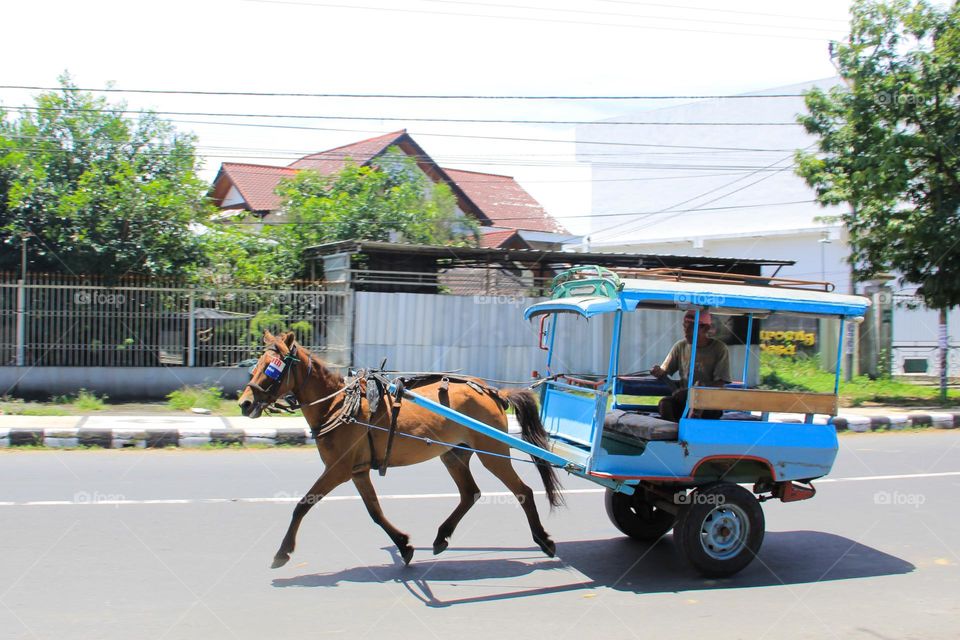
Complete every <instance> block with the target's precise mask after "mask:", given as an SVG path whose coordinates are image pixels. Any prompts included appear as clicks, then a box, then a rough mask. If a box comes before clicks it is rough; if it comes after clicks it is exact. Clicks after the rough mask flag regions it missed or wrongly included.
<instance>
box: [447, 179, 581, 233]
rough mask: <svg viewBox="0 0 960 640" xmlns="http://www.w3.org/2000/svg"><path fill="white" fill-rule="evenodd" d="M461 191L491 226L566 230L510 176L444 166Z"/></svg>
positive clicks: (552, 230)
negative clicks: (483, 214)
mask: <svg viewBox="0 0 960 640" xmlns="http://www.w3.org/2000/svg"><path fill="white" fill-rule="evenodd" d="M443 171H444V173H446V174H447V175H448V176H450V179H451V180H453V181H454V182H455V183H457V186H458V187H460V188H461V189H462V190H463V192H464V193H466V194H467V197H469V198H470V199H471V200H473V202H474V203H475V204H476V205H477V206H478V207H479V208H480V209H481V210H482V211H483V212H484V213H485V214H486V215H487V217H488V218H490V220H491V222H492V223H493V226H495V227H507V228H509V229H526V230H528V231H548V232H551V233H567V230H566V229H564V228H563V226H561V225H560V223H559V222H557V221H556V220H554V219H553V218H552V217H550V215H548V214H547V212H546V211H544V210H543V207H542V206H541V205H540V203H539V202H537V201H536V200H534V199H533V196H531V195H530V194H529V193H527V191H526V190H525V189H524V188H523V187H521V186H520V185H519V184H518V183H517V181H516V180H514V179H513V178H511V177H510V176H500V175H496V174H492V173H477V172H475V171H461V170H459V169H444V170H443Z"/></svg>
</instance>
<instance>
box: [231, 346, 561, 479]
mask: <svg viewBox="0 0 960 640" xmlns="http://www.w3.org/2000/svg"><path fill="white" fill-rule="evenodd" d="M296 347H297V345H296V344H294V345H293V347H291V349H290V350H289V351H288V352H287V354H286V355H281V354H280V350H279V348H277V346H276V345H270V346H269V347H268V348H267V350H269V351H274V352H275V353H276V354H277V355H278V356H281V358H282V360H281V361H282V362H283V364H284V366H283V368H282V369H281V370H280V371H276V373H277V375H276V376H273V375H271V372H270V371H267V370H266V369H265V371H264V373H265V375H267V377H269V378H270V379H271V383H270V384H268V385H267V388H266V389H264V388H263V387H261V386H260V385H259V384H257V383H255V382H253V381H250V382H248V383H247V385H246V386H248V387H250V388H252V389H255V390H257V391H259V392H260V393H264V394H266V393H268V392H269V390H270V389H272V388H273V387H274V385H282V383H283V378H284V376H286V375H288V372H289V371H290V370H292V369H294V368H295V366H296V365H297V364H302V360H300V358H299V357H298V356H297V348H296ZM385 364H386V360H384V362H383V363H381V365H380V368H379V369H360V370H359V371H357V372H356V374H355V375H353V376H349V377H348V378H347V379H346V380H345V381H344V383H343V386H341V387H340V388H339V389H336V390H335V391H333V392H332V393H328V394H327V395H325V396H323V397H322V398H318V399H316V400H311V401H310V402H309V403H307V404H300V403H299V402H297V403H296V404H294V403H289V404H282V403H281V402H280V399H279V398H278V399H276V400H274V401H273V402H271V403H269V404H268V405H266V407H264V410H265V411H268V412H276V411H285V412H288V413H293V412H294V411H296V410H297V409H303V408H306V407H313V406H316V405H318V404H323V403H324V402H328V401H330V400H333V399H334V398H336V397H337V396H339V395H341V394H343V395H344V396H345V398H344V401H343V402H342V403H341V405H340V409H339V410H337V411H335V412H334V413H333V414H332V415H330V416H329V417H328V418H327V419H326V420H325V421H324V422H323V423H322V424H321V425H319V426H317V427H314V426H313V425H310V431H311V435H312V436H313V438H314V439H315V440H317V439H319V438H322V437H323V436H325V435H327V434H329V433H331V432H332V431H334V430H335V429H337V428H339V427H341V426H342V425H345V424H356V425H359V426H362V427H366V428H367V442H368V444H369V447H370V467H371V468H377V469H378V470H379V473H380V475H381V476H382V475H384V474H385V473H386V470H387V466H388V463H389V459H390V453H391V450H392V449H393V441H394V437H395V436H397V435H399V436H401V437H403V438H411V439H413V440H419V441H421V442H424V443H426V444H427V445H439V446H443V447H449V448H451V449H460V450H463V451H470V452H473V453H477V454H482V455H489V456H495V457H498V458H506V459H508V460H515V461H517V462H525V463H528V464H538V461H537V460H527V459H524V458H517V457H514V456H511V455H509V454H502V453H495V452H493V451H486V450H483V449H475V448H473V447H469V446H467V445H465V444H455V443H452V442H444V441H442V440H435V439H433V438H427V437H425V436H417V435H414V434H411V433H404V432H402V431H399V430H398V429H397V420H398V417H399V413H400V407H401V403H402V401H403V394H404V387H405V380H407V379H406V378H405V377H397V378H396V379H390V378H389V377H387V375H386V374H394V375H396V374H406V375H408V376H413V377H412V378H411V379H410V383H414V382H416V381H422V380H426V379H430V378H439V379H440V383H441V385H442V388H444V389H446V388H447V386H448V385H449V383H450V382H455V383H462V384H466V385H468V386H470V387H471V388H473V389H475V390H476V391H478V392H479V393H487V394H490V395H492V396H493V397H494V399H496V400H498V401H499V402H500V403H501V405H502V404H503V403H504V400H503V398H502V397H500V396H499V394H498V393H497V392H496V390H495V389H492V388H490V387H485V386H483V385H480V384H478V383H476V382H474V381H473V380H472V379H470V378H467V377H464V376H458V375H456V374H457V373H458V371H443V372H426V371H415V372H407V371H387V370H385V369H384V368H383V367H384V366H385ZM273 365H274V363H271V365H268V368H269V367H270V366H273ZM287 365H291V366H287ZM275 370H276V367H275V366H274V371H275ZM312 374H313V359H312V358H311V357H310V355H309V353H308V354H307V372H306V374H305V375H304V377H303V378H302V380H301V381H300V383H302V382H303V381H306V380H307V379H309V378H310V376H311V375H312ZM290 375H294V374H290ZM472 377H473V378H477V379H480V380H484V381H487V382H499V383H506V384H518V385H526V386H527V388H529V389H534V388H536V387H538V386H540V385H541V384H543V383H545V382H548V381H550V380H553V379H555V378H556V377H558V376H557V375H553V376H549V377H546V378H539V379H536V380H534V382H533V383H529V381H524V382H517V381H506V380H495V379H493V378H483V377H480V376H472ZM361 383H366V385H367V393H366V397H367V401H368V405H369V407H368V408H369V411H370V414H371V416H372V415H373V414H374V413H375V412H376V410H377V407H378V406H379V402H380V394H381V393H382V394H383V395H389V396H391V397H392V398H393V403H392V406H391V411H390V426H389V427H384V426H380V425H376V424H371V423H369V422H365V421H363V420H359V419H357V413H358V411H359V410H360V407H361V404H362V400H363V397H364V393H363V390H362V385H361ZM373 385H375V386H376V387H377V389H376V392H374V390H373V389H371V386H373ZM391 385H394V388H395V390H396V391H395V392H394V393H392V394H390V393H389V392H387V389H388V388H389V387H390V386H391ZM371 429H376V430H378V431H383V432H386V433H387V445H386V448H385V451H384V457H383V460H382V461H379V462H378V461H377V457H376V451H375V449H374V444H373V436H372V434H371V431H370V430H371ZM543 463H544V461H540V462H539V464H543Z"/></svg>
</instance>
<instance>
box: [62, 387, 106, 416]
mask: <svg viewBox="0 0 960 640" xmlns="http://www.w3.org/2000/svg"><path fill="white" fill-rule="evenodd" d="M106 399H107V396H106V395H104V396H101V397H98V396H97V394H95V393H92V392H90V391H87V390H86V389H80V393H78V394H77V396H76V397H75V398H73V401H72V402H70V404H72V405H73V406H74V407H76V408H77V409H78V410H80V411H100V410H101V409H103V405H104V401H105V400H106Z"/></svg>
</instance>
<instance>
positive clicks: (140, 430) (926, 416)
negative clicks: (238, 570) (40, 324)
mask: <svg viewBox="0 0 960 640" xmlns="http://www.w3.org/2000/svg"><path fill="white" fill-rule="evenodd" d="M508 418H509V421H510V423H509V424H510V431H511V432H512V433H518V432H519V425H518V424H517V422H516V418H515V417H514V416H512V415H511V416H508ZM770 420H771V421H773V422H784V423H799V422H801V420H800V419H799V418H798V416H797V415H796V414H771V415H770ZM829 420H830V418H829V416H825V415H823V416H819V415H818V416H816V418H815V419H814V422H815V423H816V424H826V423H827V422H828V421H829ZM832 422H833V424H834V425H836V427H837V431H848V430H849V431H855V432H866V431H876V430H878V429H904V428H907V427H934V428H939V429H955V428H957V427H960V411H957V410H953V411H942V410H927V409H918V408H904V409H894V408H886V407H870V408H857V409H850V410H843V411H841V413H840V414H839V415H838V416H836V417H835V418H833V420H832ZM310 442H311V438H310V429H309V428H308V427H307V425H306V423H305V422H304V421H303V419H301V418H294V417H269V416H264V417H260V418H258V419H256V420H250V419H249V418H242V417H217V416H202V415H190V414H183V415H155V416H148V415H143V416H117V415H87V416H9V415H0V448H4V447H11V446H23V445H34V446H39V445H43V446H46V447H58V448H70V447H78V446H98V447H105V448H111V449H122V448H127V447H137V448H157V447H161V448H162V447H199V446H203V445H208V444H224V445H231V444H232V445H265V446H277V445H303V444H310Z"/></svg>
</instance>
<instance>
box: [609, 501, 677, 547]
mask: <svg viewBox="0 0 960 640" xmlns="http://www.w3.org/2000/svg"><path fill="white" fill-rule="evenodd" d="M603 505H604V507H606V509H607V517H608V518H610V522H612V523H613V526H615V527H616V528H617V529H619V530H620V532H621V533H623V534H624V535H627V536H630V537H631V538H633V539H634V540H642V541H643V542H656V541H657V540H659V539H660V538H662V537H663V535H664V534H665V533H667V532H668V531H670V529H672V528H673V525H674V522H675V521H676V516H674V515H673V514H672V513H670V512H668V511H664V510H663V509H658V508H657V507H655V506H653V505H650V504H647V503H646V502H643V501H642V500H641V499H639V498H637V497H636V494H634V495H632V496H628V495H627V494H625V493H619V492H617V491H614V490H613V489H607V493H606V495H605V496H604V500H603Z"/></svg>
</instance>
